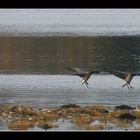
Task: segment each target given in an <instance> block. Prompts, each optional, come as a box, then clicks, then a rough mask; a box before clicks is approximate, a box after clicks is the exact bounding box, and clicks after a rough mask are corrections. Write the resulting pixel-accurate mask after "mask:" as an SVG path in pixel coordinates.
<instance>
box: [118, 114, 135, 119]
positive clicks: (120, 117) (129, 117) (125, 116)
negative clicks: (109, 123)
mask: <svg viewBox="0 0 140 140" xmlns="http://www.w3.org/2000/svg"><path fill="white" fill-rule="evenodd" d="M117 118H119V119H122V120H123V119H126V120H132V121H133V120H135V119H136V116H135V115H132V114H130V113H123V114H120V115H118V116H117Z"/></svg>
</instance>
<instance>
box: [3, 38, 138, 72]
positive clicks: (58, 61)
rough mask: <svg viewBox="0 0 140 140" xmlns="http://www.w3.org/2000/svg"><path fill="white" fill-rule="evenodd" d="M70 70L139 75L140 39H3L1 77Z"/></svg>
mask: <svg viewBox="0 0 140 140" xmlns="http://www.w3.org/2000/svg"><path fill="white" fill-rule="evenodd" d="M67 66H80V67H92V68H94V69H98V70H103V71H108V70H110V69H119V70H123V71H140V37H139V36H137V37H136V36H128V37H127V36H125V37H1V38H0V71H1V73H9V72H10V73H24V74H27V73H30V74H33V73H38V74H41V73H43V74H67V73H68V72H67V70H66V67H67Z"/></svg>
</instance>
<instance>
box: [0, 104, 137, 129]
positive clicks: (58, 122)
mask: <svg viewBox="0 0 140 140" xmlns="http://www.w3.org/2000/svg"><path fill="white" fill-rule="evenodd" d="M0 129H1V130H8V131H13V130H16V131H17V130H23V131H60V130H62V131H71V130H72V131H96V130H125V131H127V130H135V131H136V130H140V110H138V109H137V108H135V107H131V106H127V105H121V106H110V105H106V106H104V105H96V104H95V105H90V106H79V105H76V104H67V105H63V106H60V107H55V108H49V107H44V108H37V107H32V106H23V105H15V104H13V105H1V106H0Z"/></svg>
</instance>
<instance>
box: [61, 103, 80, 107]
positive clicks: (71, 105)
mask: <svg viewBox="0 0 140 140" xmlns="http://www.w3.org/2000/svg"><path fill="white" fill-rule="evenodd" d="M77 107H80V106H79V105H76V104H68V105H62V106H60V108H77Z"/></svg>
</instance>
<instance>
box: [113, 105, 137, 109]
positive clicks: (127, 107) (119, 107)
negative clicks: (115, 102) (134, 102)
mask: <svg viewBox="0 0 140 140" xmlns="http://www.w3.org/2000/svg"><path fill="white" fill-rule="evenodd" d="M114 108H115V110H123V109H128V110H132V109H136V108H135V107H131V106H128V105H120V106H116V107H114Z"/></svg>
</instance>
